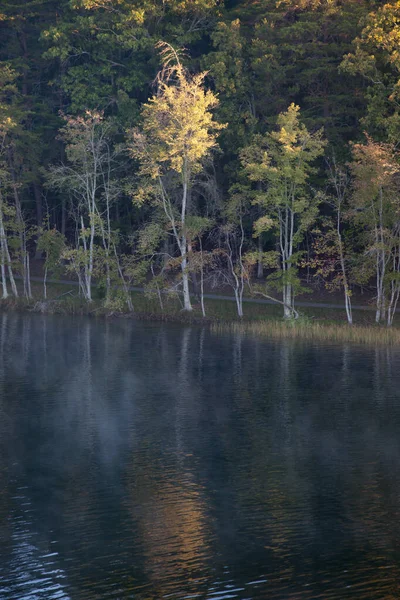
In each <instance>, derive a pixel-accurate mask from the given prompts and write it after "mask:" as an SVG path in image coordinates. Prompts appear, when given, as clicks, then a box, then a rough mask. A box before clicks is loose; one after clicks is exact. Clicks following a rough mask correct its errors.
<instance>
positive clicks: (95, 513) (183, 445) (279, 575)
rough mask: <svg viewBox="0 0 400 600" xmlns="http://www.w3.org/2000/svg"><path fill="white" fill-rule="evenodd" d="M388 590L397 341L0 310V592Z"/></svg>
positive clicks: (397, 433) (120, 595)
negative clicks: (347, 340)
mask: <svg viewBox="0 0 400 600" xmlns="http://www.w3.org/2000/svg"><path fill="white" fill-rule="evenodd" d="M399 597H400V352H399V351H398V350H393V349H385V348H378V349H375V348H366V347H357V346H351V345H343V346H341V345H330V346H321V345H312V344H300V343H291V342H290V341H287V340H283V341H281V342H280V341H276V340H274V341H268V340H265V339H253V338H241V337H240V336H239V335H236V336H235V335H224V336H221V335H216V334H213V333H211V332H209V331H207V330H203V329H201V328H190V327H181V326H175V325H160V324H153V323H135V322H129V321H126V320H122V319H121V320H113V321H110V322H107V321H96V320H88V319H71V318H63V317H49V316H46V317H42V316H37V315H32V316H31V315H18V314H4V315H0V598H1V600H36V599H38V600H39V599H40V600H42V599H43V600H53V599H63V600H66V599H71V600H83V599H85V600H86V599H88V600H92V599H93V600H94V599H96V600H106V599H107V600H108V599H112V598H115V599H123V600H125V599H127V598H134V599H135V600H149V599H154V600H158V599H162V598H170V599H171V598H172V599H175V598H176V599H183V598H207V599H209V600H211V599H213V600H222V599H227V598H229V599H240V600H245V599H247V600H253V599H254V600H256V599H268V600H270V599H280V600H285V599H293V600H294V599H296V600H299V599H307V600H313V599H317V598H321V599H324V600H329V599H333V598H334V599H337V600H341V599H345V598H363V599H364V598H365V599H367V598H368V599H383V598H384V599H385V600H388V599H391V598H393V599H395V598H399Z"/></svg>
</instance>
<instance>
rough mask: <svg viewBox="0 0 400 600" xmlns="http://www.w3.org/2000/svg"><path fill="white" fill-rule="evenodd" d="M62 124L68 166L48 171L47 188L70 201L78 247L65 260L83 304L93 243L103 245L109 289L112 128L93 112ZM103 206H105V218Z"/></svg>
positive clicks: (96, 251) (96, 249)
mask: <svg viewBox="0 0 400 600" xmlns="http://www.w3.org/2000/svg"><path fill="white" fill-rule="evenodd" d="M65 121H66V124H65V126H64V127H63V128H62V129H61V134H60V135H61V138H62V140H63V141H64V142H65V144H66V147H65V152H66V157H67V159H68V163H67V164H61V165H58V166H54V167H52V168H51V170H50V172H49V185H50V186H52V187H56V188H60V189H63V190H66V191H67V192H68V193H69V194H70V196H71V197H72V199H73V203H72V213H73V216H74V219H75V223H76V232H77V233H76V237H77V239H76V247H75V248H72V249H70V250H68V251H67V252H66V254H65V257H67V258H68V260H70V262H71V265H72V268H73V270H74V271H75V272H76V274H77V276H78V280H79V283H80V288H81V291H82V293H83V296H84V298H85V299H86V300H88V302H91V301H92V279H93V275H94V271H95V267H96V264H95V262H96V258H98V259H99V258H100V254H101V251H100V248H101V246H100V245H99V244H98V243H96V242H97V238H99V239H100V240H101V245H102V246H103V251H104V261H103V262H104V266H105V270H106V280H107V294H109V292H110V289H111V279H110V261H111V260H112V256H113V246H112V239H111V237H112V232H111V223H110V203H111V202H112V201H113V200H115V194H114V191H115V190H113V182H112V174H113V168H114V165H113V159H114V158H115V156H114V154H113V151H112V150H111V149H110V137H111V131H112V123H111V121H110V120H107V119H105V118H104V115H103V114H102V113H100V112H96V111H92V112H90V111H87V112H86V114H85V115H84V116H79V117H72V116H67V117H65ZM102 202H103V203H104V204H105V210H104V212H105V218H103V212H102V208H101V206H102ZM97 274H98V275H99V272H98V273H97Z"/></svg>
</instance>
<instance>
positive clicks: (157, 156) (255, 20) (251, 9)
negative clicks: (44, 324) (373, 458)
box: [0, 0, 400, 326]
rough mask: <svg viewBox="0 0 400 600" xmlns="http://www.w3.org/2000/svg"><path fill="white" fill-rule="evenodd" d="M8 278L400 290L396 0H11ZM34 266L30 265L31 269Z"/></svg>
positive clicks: (390, 304)
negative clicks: (38, 273) (37, 274)
mask: <svg viewBox="0 0 400 600" xmlns="http://www.w3.org/2000/svg"><path fill="white" fill-rule="evenodd" d="M0 29H1V35H0V278H1V290H2V297H3V299H6V298H10V297H18V296H22V297H25V298H27V299H29V298H31V297H32V284H31V280H32V277H31V274H32V273H33V271H35V269H36V271H37V265H40V268H41V271H40V272H41V274H42V275H43V286H42V294H43V297H44V299H46V297H47V283H46V282H47V281H48V280H50V279H57V278H60V277H61V276H62V277H63V278H64V279H68V278H70V279H73V280H74V281H76V282H77V283H78V286H79V292H80V296H81V298H82V299H83V301H85V302H87V303H92V302H93V298H94V287H96V294H99V289H101V290H102V302H103V303H104V305H105V306H108V307H110V309H112V310H126V311H134V310H135V305H134V304H135V303H134V300H132V295H131V293H130V290H131V288H132V286H141V287H143V288H144V289H145V290H146V292H147V293H148V294H150V295H153V296H154V298H155V299H156V300H157V301H158V302H159V305H160V310H163V306H164V303H165V300H166V298H167V297H168V296H169V295H171V296H174V297H176V298H177V299H179V302H180V303H181V306H182V310H183V311H193V310H195V311H198V312H199V314H202V315H203V316H206V315H207V311H206V306H205V302H204V295H205V293H206V292H207V291H208V292H210V291H212V290H215V291H221V290H222V291H223V292H224V293H229V294H231V295H232V296H234V298H235V302H236V309H237V316H238V317H239V318H240V317H242V316H243V315H244V310H245V308H244V298H245V297H246V296H251V297H254V298H264V299H268V300H271V301H273V302H276V303H277V304H278V305H279V306H280V309H281V311H282V314H283V316H284V317H285V318H286V319H289V320H292V319H297V317H298V315H299V311H298V308H296V298H298V297H299V296H300V295H302V294H304V293H306V291H307V290H311V291H312V290H315V289H317V288H318V289H323V290H325V291H327V292H334V293H335V294H337V295H338V294H340V297H341V299H342V303H343V305H344V307H345V309H346V317H347V321H348V323H349V324H352V323H353V313H354V307H352V299H353V298H354V294H355V293H356V292H357V290H360V289H367V290H369V297H370V302H371V303H373V306H374V310H375V321H376V323H381V324H384V325H387V326H391V325H392V323H393V318H394V315H395V312H396V308H397V304H398V300H399V296H400V150H399V149H398V140H399V139H400V135H399V134H400V110H399V107H400V2H386V3H385V2H379V1H373V0H372V1H371V0H226V1H225V2H223V1H221V0H25V1H23V2H22V0H21V1H18V0H1V2H0ZM36 271H35V272H36Z"/></svg>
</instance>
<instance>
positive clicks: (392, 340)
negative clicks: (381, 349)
mask: <svg viewBox="0 0 400 600" xmlns="http://www.w3.org/2000/svg"><path fill="white" fill-rule="evenodd" d="M211 330H212V331H213V332H215V333H228V332H229V333H240V334H244V335H257V336H265V337H271V338H285V339H301V340H311V341H321V342H353V343H356V344H371V345H377V344H379V345H389V346H395V345H398V344H400V329H397V328H387V327H379V326H367V327H365V326H356V325H353V326H349V325H342V324H339V323H334V324H333V323H332V324H331V323H329V324H326V323H318V322H308V321H307V322H305V323H303V322H300V323H296V322H285V321H275V320H270V321H244V322H240V323H238V322H236V323H213V324H212V325H211Z"/></svg>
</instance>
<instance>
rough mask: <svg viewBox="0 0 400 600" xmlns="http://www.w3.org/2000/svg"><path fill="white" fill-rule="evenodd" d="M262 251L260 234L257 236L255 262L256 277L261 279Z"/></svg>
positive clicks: (262, 272)
mask: <svg viewBox="0 0 400 600" xmlns="http://www.w3.org/2000/svg"><path fill="white" fill-rule="evenodd" d="M262 251H263V246H262V239H261V235H260V237H259V238H258V263H257V279H262V278H263V275H264V267H263V263H262Z"/></svg>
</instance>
